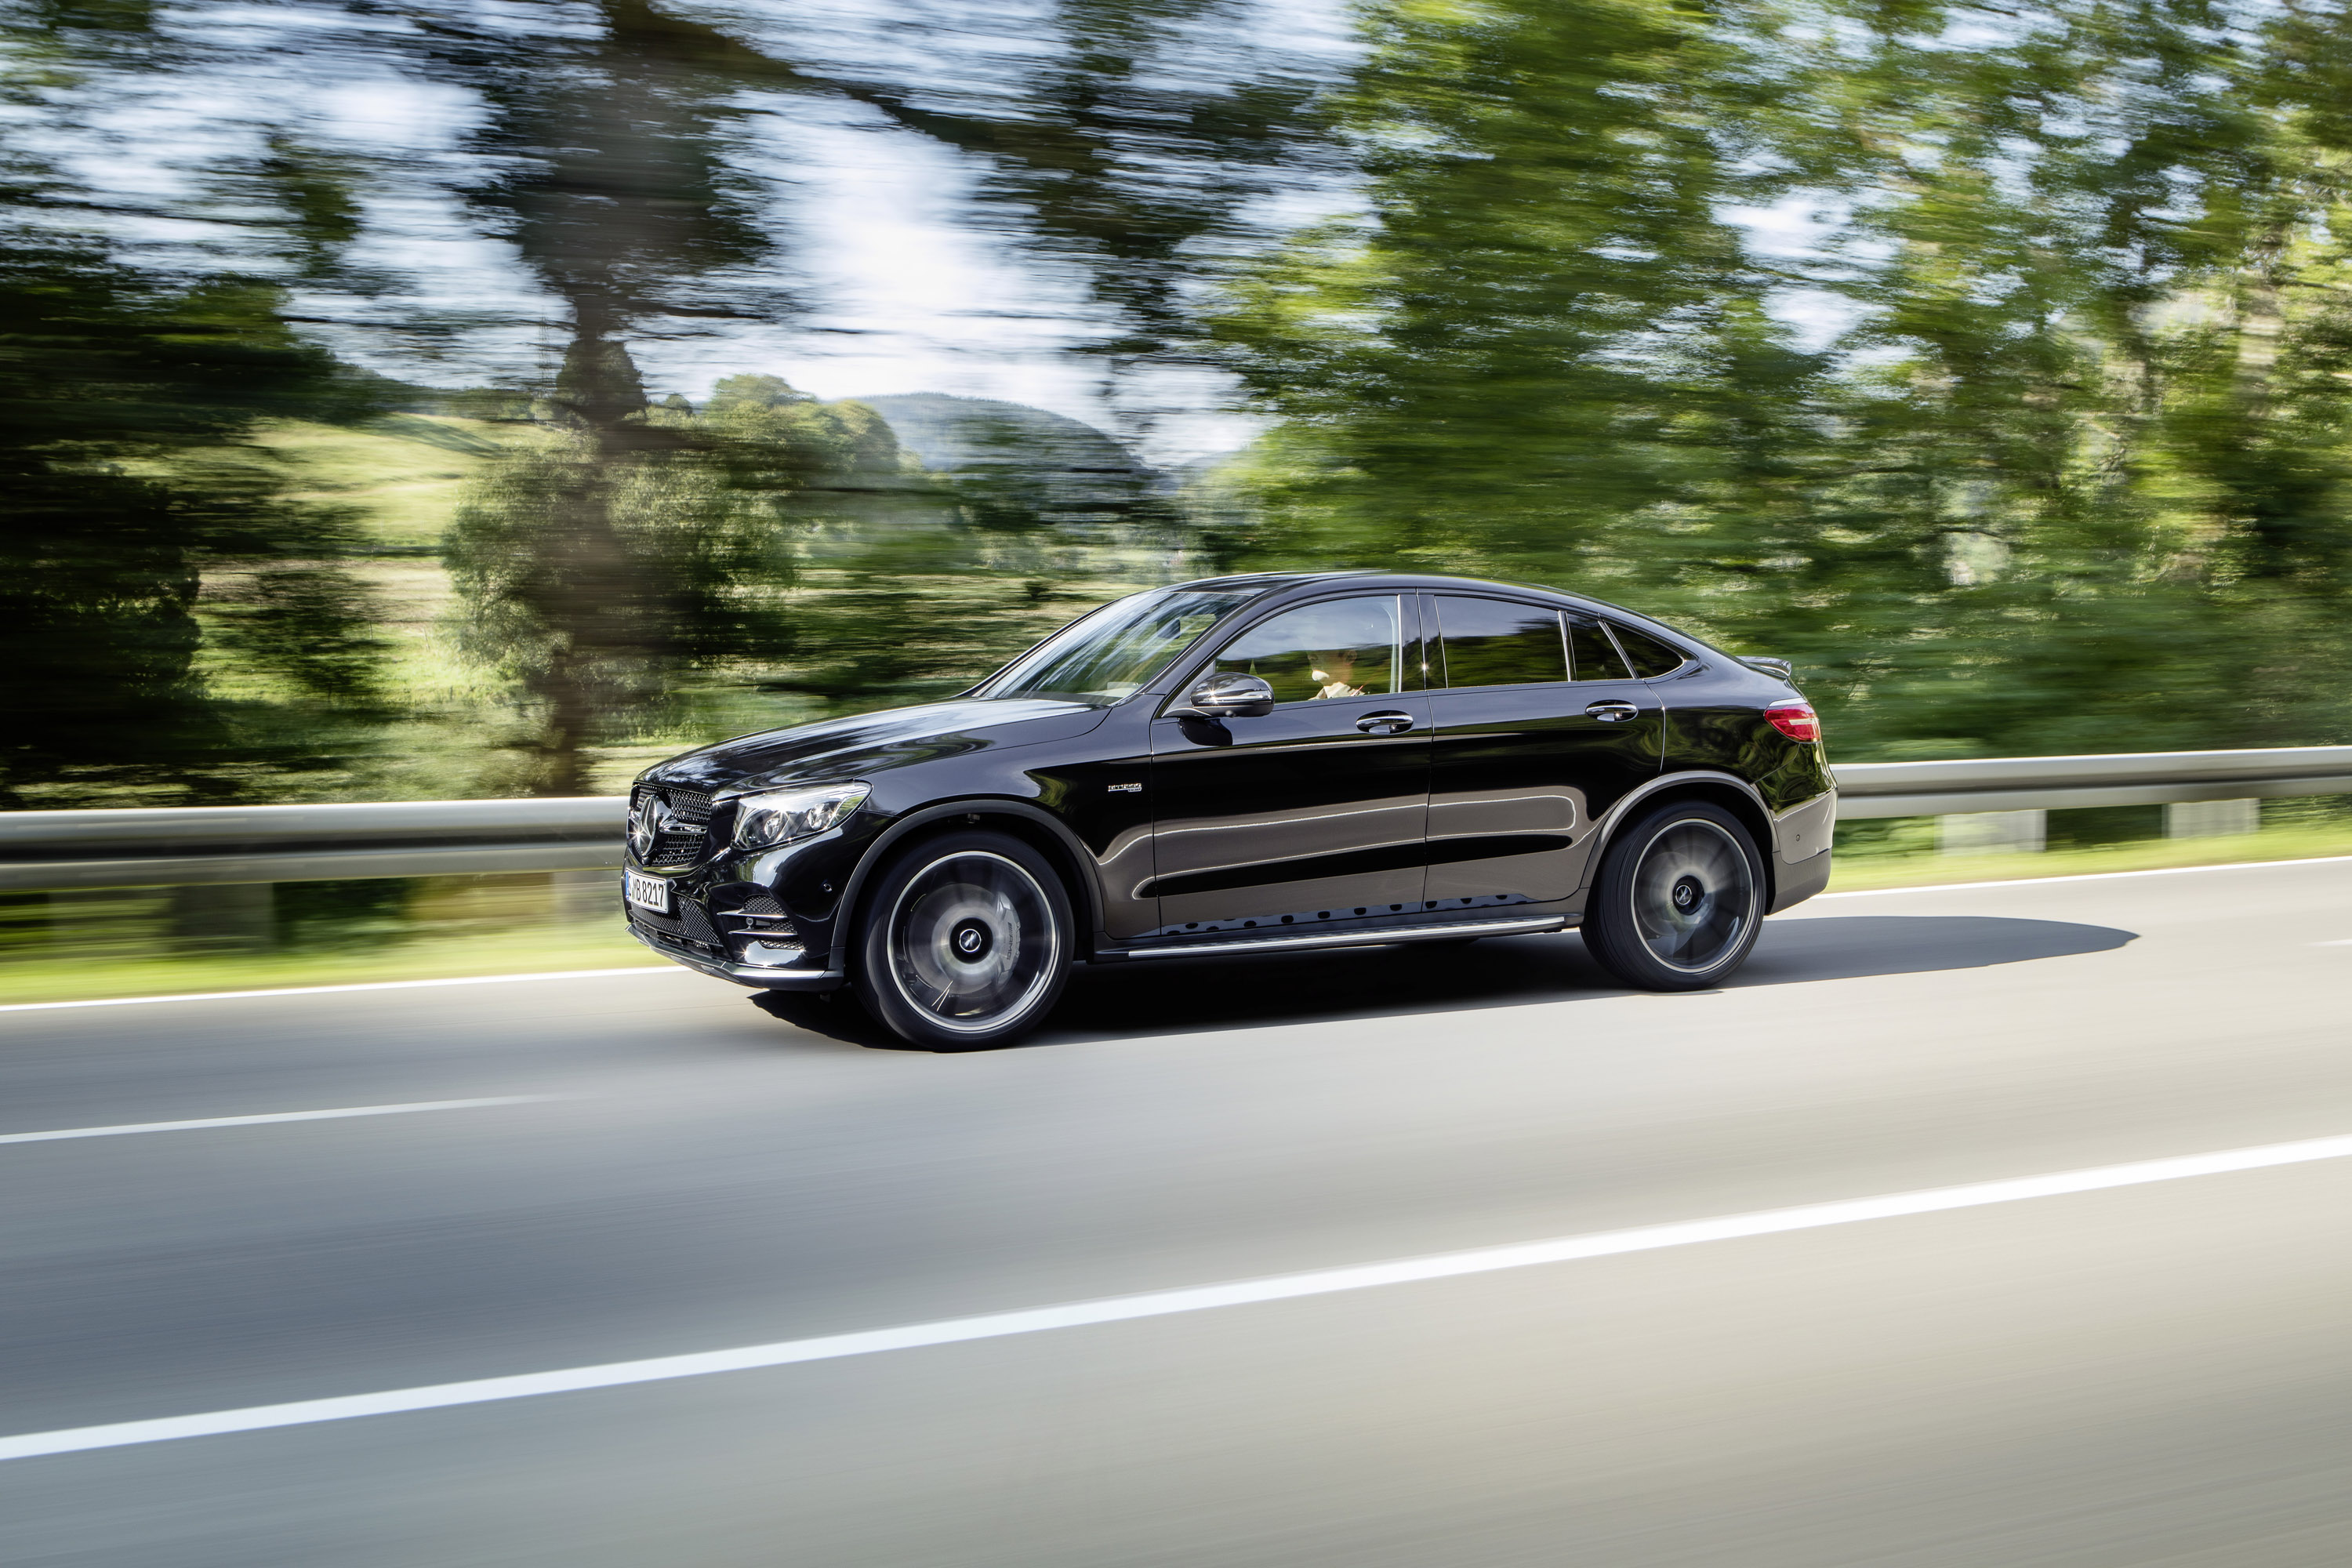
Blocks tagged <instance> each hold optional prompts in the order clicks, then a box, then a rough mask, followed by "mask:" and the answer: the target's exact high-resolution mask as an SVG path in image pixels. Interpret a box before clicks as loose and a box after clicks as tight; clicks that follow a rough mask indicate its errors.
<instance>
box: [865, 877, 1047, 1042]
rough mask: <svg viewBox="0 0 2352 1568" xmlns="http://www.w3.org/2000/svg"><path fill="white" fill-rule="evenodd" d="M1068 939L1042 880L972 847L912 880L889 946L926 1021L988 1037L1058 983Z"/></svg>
mask: <svg viewBox="0 0 2352 1568" xmlns="http://www.w3.org/2000/svg"><path fill="white" fill-rule="evenodd" d="M1061 941H1062V939H1061V933H1060V931H1059V929H1058V927H1057V924H1056V922H1055V920H1054V917H1053V907H1052V905H1051V903H1050V902H1049V901H1048V900H1047V898H1046V896H1045V889H1043V888H1041V887H1040V886H1038V883H1037V879H1036V878H1034V876H1032V875H1031V874H1030V873H1029V871H1028V870H1027V869H1025V868H1023V867H1021V866H1019V865H1017V864H1015V863H1014V862H1013V861H1012V860H1010V859H1008V858H1005V857H1004V856H1002V855H997V854H993V853H992V852H990V851H987V850H981V849H962V850H958V851H956V852H954V853H952V854H948V855H943V856H941V857H940V858H938V859H936V860H933V861H932V862H931V863H930V864H929V865H927V866H925V867H924V868H922V869H921V870H919V871H918V872H917V873H916V874H915V875H914V876H913V877H912V878H911V879H908V882H907V883H906V885H905V887H904V888H903V889H901V890H900V892H899V894H898V900H897V901H896V903H895V904H894V905H893V907H892V909H891V911H890V920H889V928H888V933H887V962H888V964H889V971H890V978H891V980H892V982H893V983H894V984H895V985H896V986H897V988H898V993H899V994H900V995H902V996H904V997H905V998H906V1000H907V1001H908V1004H909V1005H912V1006H914V1007H915V1008H917V1009H918V1010H919V1012H920V1013H921V1014H922V1015H923V1016H924V1019H925V1021H926V1022H928V1023H929V1024H930V1025H932V1026H935V1027H938V1028H940V1029H945V1030H948V1031H950V1032H953V1033H958V1034H979V1033H983V1032H985V1031H988V1030H992V1029H996V1028H999V1027H1001V1026H1003V1025H1004V1024H1005V1023H1006V1022H1007V1021H1009V1020H1011V1019H1013V1018H1017V1017H1018V1016H1021V1015H1022V1014H1023V1013H1024V1012H1025V1011H1027V1010H1028V1009H1029V1008H1031V1007H1033V1006H1034V1005H1035V1004H1036V1002H1037V1001H1038V999H1039V998H1040V997H1042V996H1043V995H1044V994H1045V993H1046V991H1047V990H1049V989H1050V988H1051V986H1052V984H1053V983H1054V979H1055V974H1056V973H1057V972H1058V969H1059V965H1060V961H1061V956H1062V954H1061Z"/></svg>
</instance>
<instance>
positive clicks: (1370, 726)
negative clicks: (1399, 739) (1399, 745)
mask: <svg viewBox="0 0 2352 1568" xmlns="http://www.w3.org/2000/svg"><path fill="white" fill-rule="evenodd" d="M1356 728H1357V729H1359V730H1361V731H1363V732H1364V733H1365V734H1367V735H1402V734H1403V733H1404V732H1405V731H1407V730H1410V729H1412V714H1410V713H1399V712H1397V711H1395V710H1390V711H1388V712H1386V713H1367V714H1365V715H1364V716H1363V717H1362V718H1360V719H1359V720H1357V721H1356Z"/></svg>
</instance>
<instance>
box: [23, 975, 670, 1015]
mask: <svg viewBox="0 0 2352 1568" xmlns="http://www.w3.org/2000/svg"><path fill="white" fill-rule="evenodd" d="M691 973H694V971H692V970H690V969H682V968H680V967H678V966H677V964H673V963H654V964H644V963H641V964H637V965H635V967H633V968H626V969H556V970H550V971H548V972H547V973H543V974H459V975H454V976H451V977H449V978H446V979H442V980H363V981H356V982H354V983H352V984H349V985H285V986H280V987H278V989H277V990H274V991H189V992H184V993H182V994H179V995H176V996H100V997H95V998H92V999H90V1000H89V1001H85V1002H9V1003H6V1004H0V1013H47V1012H52V1011H55V1010H56V1009H58V1008H60V1007H139V1006H144V1005H147V1004H149V1003H152V1002H230V1001H237V1000H241V999H243V998H245V997H248V996H333V995H337V994H341V993H342V992H346V991H414V990H418V989H421V988H422V987H425V986H428V985H504V984H510V983H512V982H514V981H518V980H602V979H603V978H604V976H606V975H608V974H691Z"/></svg>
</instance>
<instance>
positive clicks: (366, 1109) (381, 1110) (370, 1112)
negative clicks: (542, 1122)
mask: <svg viewBox="0 0 2352 1568" xmlns="http://www.w3.org/2000/svg"><path fill="white" fill-rule="evenodd" d="M554 1098H556V1097H555V1096H554V1095H551V1094H501V1095H496V1096H493V1097H491V1098H489V1099H487V1100H416V1101H414V1102H413V1103H410V1104H407V1105H346V1106H342V1107H341V1108H339V1109H337V1110H272V1111H268V1112H267V1113H265V1114H263V1115H260V1116H208V1117H206V1118H205V1119H204V1120H203V1121H127V1122H124V1123H123V1124H122V1125H121V1126H119V1127H60V1128H58V1129H56V1130H55V1131H48V1132H0V1143H55V1142H58V1141H59V1140H61V1139H66V1138H121V1137H125V1136H127V1135H128V1134H130V1133H133V1132H194V1131H201V1130H203V1129H205V1128H208V1127H266V1126H268V1124H269V1123H271V1122H273V1121H341V1119H342V1118H344V1117H347V1116H405V1115H407V1114H409V1113H410V1112H411V1111H416V1110H477V1109H478V1108H480V1107H482V1106H486V1105H531V1104H536V1103H538V1102H540V1101H541V1100H553V1099H554Z"/></svg>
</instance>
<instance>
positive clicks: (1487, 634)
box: [1437, 594, 1568, 686]
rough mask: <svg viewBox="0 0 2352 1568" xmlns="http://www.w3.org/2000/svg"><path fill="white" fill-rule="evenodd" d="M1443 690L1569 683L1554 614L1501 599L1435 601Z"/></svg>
mask: <svg viewBox="0 0 2352 1568" xmlns="http://www.w3.org/2000/svg"><path fill="white" fill-rule="evenodd" d="M1437 627H1438V634H1439V635H1440V636H1441V637H1444V639H1445V684H1446V685H1448V686H1532V685H1535V684H1538V682H1542V681H1554V680H1566V679H1568V656H1567V654H1566V652H1565V651H1564V650H1563V649H1562V647H1561V646H1560V639H1559V611H1558V610H1554V609H1547V608H1546V607H1544V606H1543V605H1514V604H1512V603H1510V602H1509V601H1507V600H1505V599H1457V598H1454V597H1452V596H1451V595H1442V594H1441V595H1438V599H1437Z"/></svg>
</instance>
